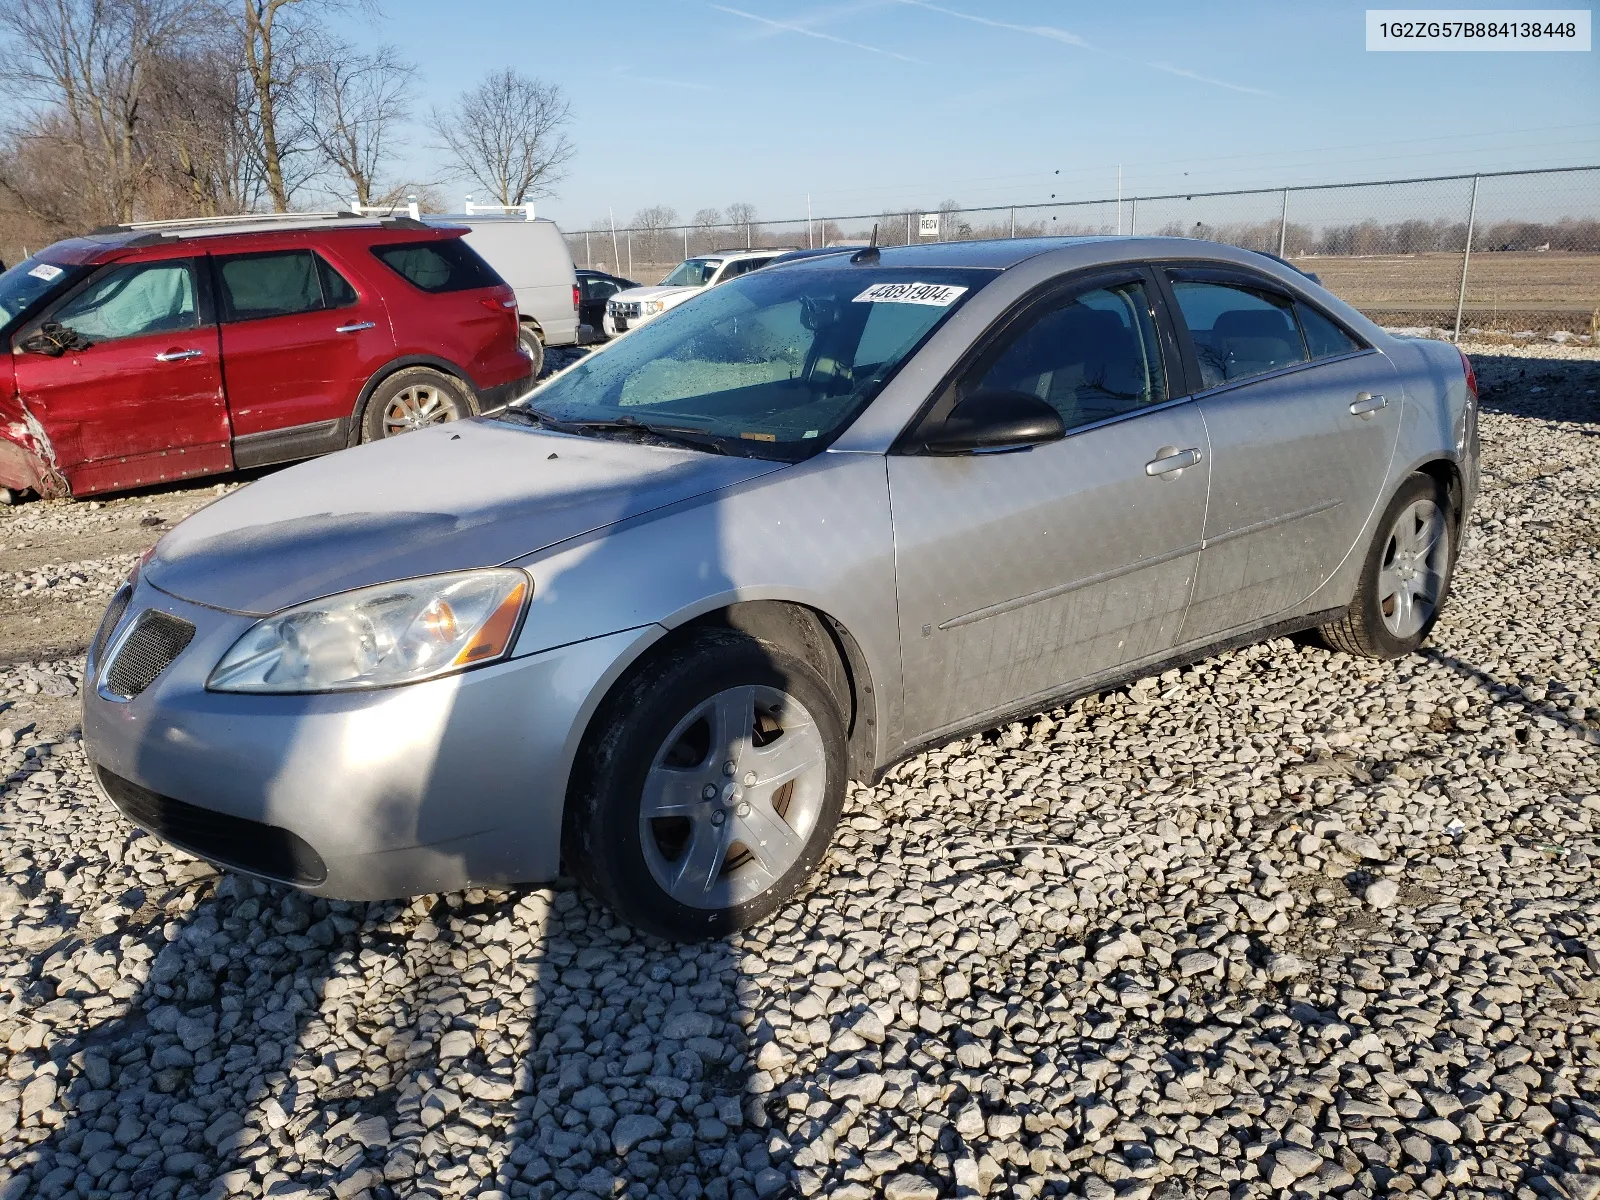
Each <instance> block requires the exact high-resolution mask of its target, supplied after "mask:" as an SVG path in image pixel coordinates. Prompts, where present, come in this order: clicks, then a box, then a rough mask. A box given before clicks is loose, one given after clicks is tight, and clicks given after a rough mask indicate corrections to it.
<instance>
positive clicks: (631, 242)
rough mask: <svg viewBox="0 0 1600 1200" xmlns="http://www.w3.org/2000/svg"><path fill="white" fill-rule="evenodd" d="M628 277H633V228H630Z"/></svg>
mask: <svg viewBox="0 0 1600 1200" xmlns="http://www.w3.org/2000/svg"><path fill="white" fill-rule="evenodd" d="M628 278H629V279H632V278H633V230H631V229H630V230H628Z"/></svg>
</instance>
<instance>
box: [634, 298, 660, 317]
mask: <svg viewBox="0 0 1600 1200" xmlns="http://www.w3.org/2000/svg"><path fill="white" fill-rule="evenodd" d="M666 307H667V302H666V301H665V300H646V301H645V302H644V307H643V308H642V309H641V310H640V311H641V312H643V313H644V315H645V316H647V317H653V316H655V315H656V314H657V313H658V312H660V311H661V310H662V309H664V308H666Z"/></svg>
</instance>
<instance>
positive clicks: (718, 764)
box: [562, 629, 846, 941]
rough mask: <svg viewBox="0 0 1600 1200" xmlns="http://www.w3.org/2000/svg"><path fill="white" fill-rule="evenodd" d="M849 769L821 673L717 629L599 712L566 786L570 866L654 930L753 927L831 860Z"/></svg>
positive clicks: (683, 935)
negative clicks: (651, 808) (648, 810)
mask: <svg viewBox="0 0 1600 1200" xmlns="http://www.w3.org/2000/svg"><path fill="white" fill-rule="evenodd" d="M741 722H743V724H741ZM752 723H753V725H752ZM750 729H753V733H746V734H745V735H744V739H743V741H742V742H741V740H740V734H741V730H750ZM774 729H776V732H774ZM791 739H793V740H791ZM730 746H731V747H732V749H731V750H730V749H729V747H730ZM730 766H732V767H733V771H732V772H731V773H730V772H729V771H728V767H730ZM845 770H846V768H845V730H844V722H843V719H842V718H841V716H840V714H839V709H838V704H837V701H836V700H835V699H834V697H833V694H832V693H831V692H830V691H829V689H828V686H827V684H826V683H825V682H824V681H823V679H822V677H821V676H820V675H818V674H817V672H816V671H815V670H813V669H812V668H811V667H810V666H809V665H808V664H806V663H805V662H803V661H802V660H801V659H799V658H798V657H796V656H795V655H793V654H791V653H789V652H788V651H787V650H785V649H783V648H782V647H779V646H775V645H773V644H771V643H769V642H764V641H758V640H756V639H755V638H752V637H750V636H748V635H746V634H741V633H737V632H734V631H730V630H721V629H715V630H705V631H702V632H700V633H697V634H695V635H694V636H693V637H691V638H689V639H687V640H686V641H683V642H680V643H678V644H676V645H674V646H671V647H669V648H668V649H666V650H664V651H663V652H661V653H660V654H658V655H657V656H655V657H653V658H652V659H651V660H650V661H649V663H648V665H647V666H646V667H645V668H644V669H640V670H636V671H635V672H634V673H633V674H632V675H631V676H630V677H629V678H627V679H626V680H625V682H624V683H623V684H622V685H621V686H620V687H618V688H617V689H616V690H615V692H613V694H612V695H611V696H609V697H608V698H607V700H606V702H605V703H604V704H603V705H602V706H601V708H600V710H599V712H597V713H596V715H595V719H594V721H593V722H592V724H591V725H590V732H589V734H588V736H587V737H586V738H585V741H584V746H583V748H582V750H581V751H580V753H579V756H578V762H577V764H576V765H575V768H574V771H573V777H572V783H571V785H570V787H569V789H568V793H567V808H566V817H565V822H564V831H563V834H564V835H563V839H562V841H563V849H564V852H565V857H566V862H567V869H568V870H569V871H570V872H571V873H572V874H573V875H574V876H576V877H577V879H578V881H579V882H580V883H582V884H583V885H584V887H585V888H587V889H588V890H589V892H590V893H591V894H593V895H594V896H595V897H596V898H597V899H599V900H600V901H601V902H603V903H605V904H607V905H608V906H610V908H611V909H612V910H613V911H614V912H615V913H616V914H617V915H618V916H619V917H621V918H622V919H623V920H624V921H626V922H628V923H629V924H630V925H632V926H634V927H635V928H637V929H641V930H644V931H646V932H648V933H653V934H657V935H659V936H661V937H665V938H669V939H672V940H674V941H696V940H699V939H702V938H708V937H719V936H722V935H724V934H727V933H731V932H733V931H734V930H738V929H743V928H746V927H748V926H750V925H753V924H755V923H757V922H759V921H760V920H762V919H763V918H764V917H766V916H767V915H768V914H769V913H771V912H772V911H773V910H774V909H776V908H777V907H778V906H780V905H782V904H784V903H786V902H787V901H789V900H790V899H792V898H793V897H794V896H795V895H797V894H798V893H799V892H800V891H801V889H802V888H803V887H804V886H805V884H806V882H807V881H808V880H809V879H810V878H811V876H812V874H813V873H814V872H815V871H816V869H817V866H818V865H819V864H820V863H821V862H822V858H823V856H824V854H826V852H827V848H828V843H829V841H830V840H831V839H832V837H833V831H834V827H835V826H836V825H837V824H838V822H839V813H840V810H841V809H842V808H843V806H844V794H845ZM763 775H765V776H766V778H762V776H763ZM752 780H757V781H758V782H756V783H754V784H752V782H751V781H752ZM768 780H771V781H774V782H768ZM785 780H788V782H784V781H785ZM708 789H709V790H710V791H711V792H712V793H713V795H712V796H711V797H708V796H707V795H706V792H707V790H708ZM647 800H648V801H650V802H653V803H656V804H658V805H659V808H658V809H657V813H658V815H657V816H655V817H651V818H647V817H646V815H645V804H646V803H647ZM774 822H776V824H774ZM758 839H759V841H758ZM741 848H742V849H741Z"/></svg>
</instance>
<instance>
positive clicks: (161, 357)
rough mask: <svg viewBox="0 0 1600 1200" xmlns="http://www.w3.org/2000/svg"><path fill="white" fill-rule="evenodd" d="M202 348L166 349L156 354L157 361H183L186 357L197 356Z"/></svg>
mask: <svg viewBox="0 0 1600 1200" xmlns="http://www.w3.org/2000/svg"><path fill="white" fill-rule="evenodd" d="M204 353H205V351H204V350H167V351H164V352H162V353H161V354H158V355H156V361H157V362H183V361H184V359H187V358H199V357H200V356H201V355H202V354H204Z"/></svg>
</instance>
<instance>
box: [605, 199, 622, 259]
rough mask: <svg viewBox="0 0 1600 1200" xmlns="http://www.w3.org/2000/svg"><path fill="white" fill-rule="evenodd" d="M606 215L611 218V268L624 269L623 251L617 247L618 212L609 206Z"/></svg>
mask: <svg viewBox="0 0 1600 1200" xmlns="http://www.w3.org/2000/svg"><path fill="white" fill-rule="evenodd" d="M606 216H607V217H609V218H610V220H611V269H612V270H613V271H620V270H622V251H621V250H618V249H617V214H616V213H614V212H612V211H611V209H610V208H609V207H608V208H607V209H606Z"/></svg>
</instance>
